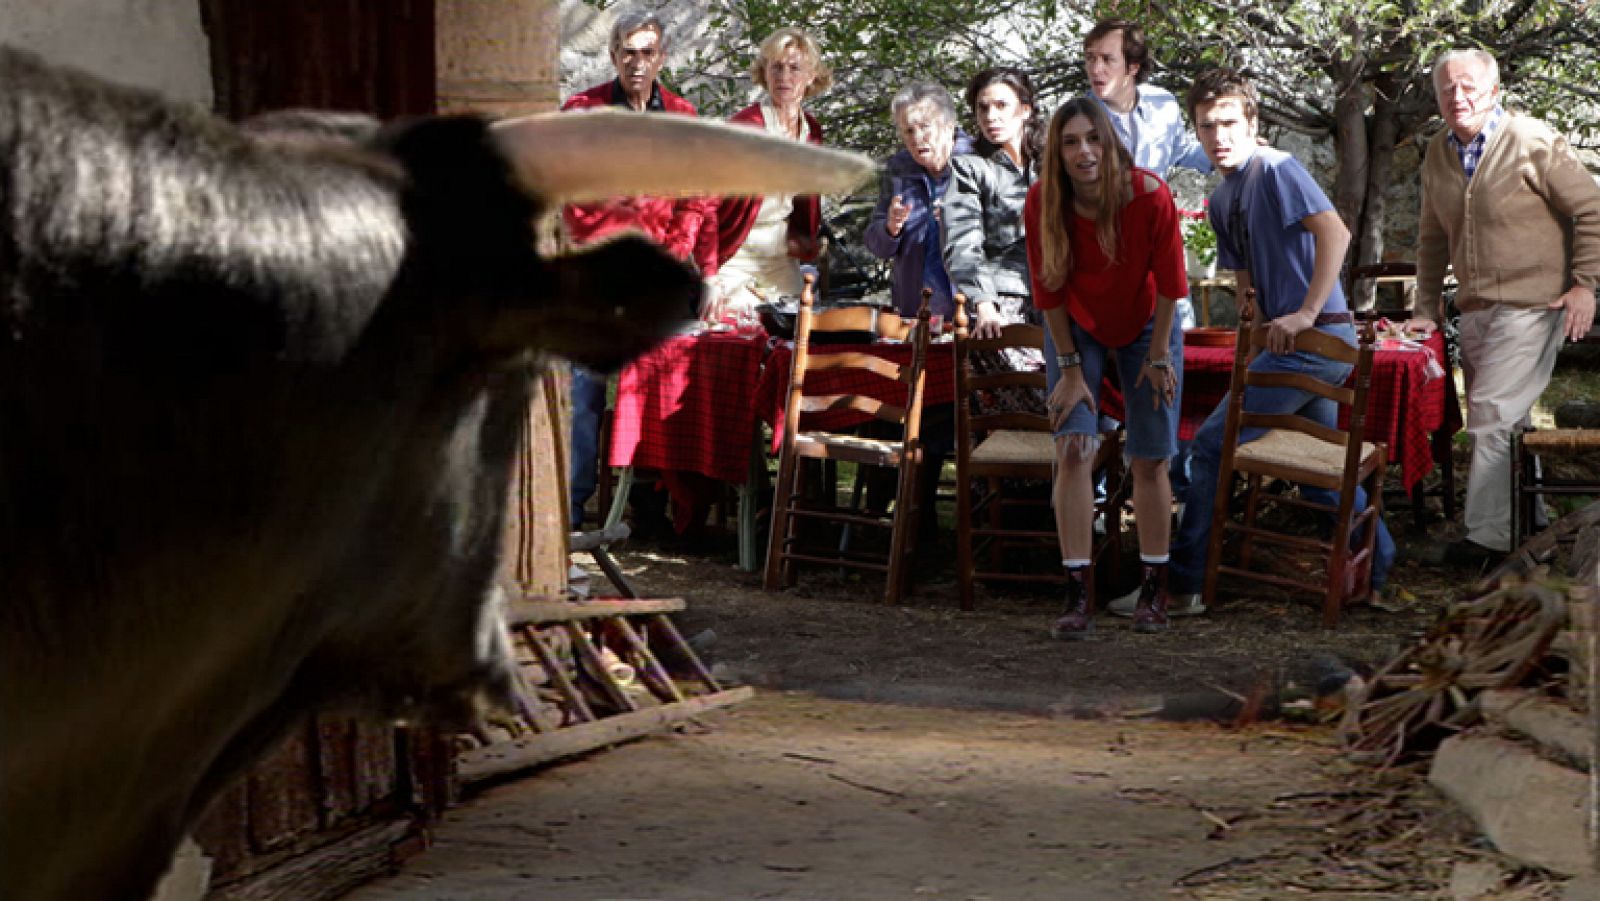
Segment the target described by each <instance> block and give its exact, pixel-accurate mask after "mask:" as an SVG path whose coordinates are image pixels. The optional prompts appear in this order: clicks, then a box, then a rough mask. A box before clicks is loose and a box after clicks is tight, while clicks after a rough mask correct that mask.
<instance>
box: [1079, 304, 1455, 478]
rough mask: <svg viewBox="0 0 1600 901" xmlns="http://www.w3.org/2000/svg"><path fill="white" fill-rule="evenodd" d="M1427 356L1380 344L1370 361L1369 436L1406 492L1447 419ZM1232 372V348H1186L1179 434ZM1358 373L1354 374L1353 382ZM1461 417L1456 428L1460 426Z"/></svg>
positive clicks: (1109, 404)
mask: <svg viewBox="0 0 1600 901" xmlns="http://www.w3.org/2000/svg"><path fill="white" fill-rule="evenodd" d="M1427 347H1428V349H1429V350H1430V351H1431V352H1432V353H1433V358H1434V359H1435V360H1443V359H1444V338H1443V337H1442V336H1441V335H1439V334H1438V333H1437V332H1436V333H1434V335H1433V336H1432V337H1430V338H1429V339H1428V342H1427ZM1427 366H1428V354H1427V353H1424V352H1423V351H1421V350H1415V349H1412V350H1405V349H1398V348H1390V349H1382V348H1380V349H1379V350H1378V351H1377V352H1376V353H1374V354H1373V359H1372V388H1371V394H1370V395H1369V396H1368V398H1367V440H1369V441H1381V442H1386V443H1387V444H1388V445H1389V462H1390V463H1393V464H1395V465H1397V466H1399V467H1400V479H1401V482H1402V484H1404V485H1405V489H1406V491H1407V492H1410V491H1411V489H1412V487H1413V486H1414V485H1416V483H1417V482H1419V481H1420V480H1421V479H1422V477H1423V476H1426V475H1427V474H1428V473H1429V472H1431V471H1433V447H1432V442H1431V440H1430V439H1431V437H1432V434H1433V432H1434V431H1436V430H1437V429H1438V428H1439V427H1440V426H1441V425H1443V424H1444V422H1445V379H1446V378H1447V377H1439V378H1434V379H1431V380H1430V379H1429V378H1428V376H1427ZM1232 375H1233V348H1232V347H1199V346H1196V345H1193V344H1189V345H1185V346H1184V348H1183V410H1182V413H1181V418H1180V420H1179V424H1178V435H1179V437H1181V438H1183V439H1185V440H1188V439H1190V438H1193V437H1194V433H1195V431H1196V430H1197V429H1199V428H1200V424H1201V423H1203V422H1205V420H1206V417H1207V416H1210V415H1211V411H1212V410H1215V409H1216V408H1217V404H1220V403H1222V398H1223V397H1224V396H1225V395H1226V394H1227V393H1228V380H1229V379H1230V378H1231V377H1232ZM1354 379H1355V376H1354V375H1352V376H1351V382H1352V384H1353V382H1354ZM1102 400H1103V406H1104V407H1105V408H1106V413H1107V414H1108V415H1111V416H1116V417H1118V418H1121V415H1122V409H1121V401H1120V399H1113V398H1109V397H1108V398H1103V399H1102ZM1459 428H1460V422H1459V415H1458V416H1457V417H1456V418H1455V419H1453V420H1452V430H1455V429H1459Z"/></svg>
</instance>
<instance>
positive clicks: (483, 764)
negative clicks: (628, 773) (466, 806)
mask: <svg viewBox="0 0 1600 901" xmlns="http://www.w3.org/2000/svg"><path fill="white" fill-rule="evenodd" d="M754 696H755V689H753V688H751V687H749V686H747V685H746V686H740V687H739V688H730V689H727V690H726V691H719V692H717V693H715V694H709V695H701V696H699V697H695V698H689V699H688V700H685V701H679V702H676V703H673V704H664V705H662V706H660V707H649V708H646V709H644V710H635V711H632V712H630V713H623V714H619V715H617V716H608V717H605V718H604V719H600V720H596V721H594V722H592V723H580V724H578V725H576V726H567V727H564V728H562V729H558V730H556V731H555V732H546V733H543V734H540V735H532V736H528V737H527V738H522V739H518V740H516V741H515V742H512V743H511V744H510V745H509V746H507V745H492V746H490V747H487V748H479V749H476V750H473V751H469V752H467V753H465V754H462V755H461V756H460V757H459V758H458V759H457V764H458V770H457V773H458V774H459V776H460V777H461V780H462V781H463V782H466V783H469V784H470V783H472V782H477V781H480V780H483V779H488V778H490V777H492V776H500V775H504V774H506V773H512V772H516V771H517V770H522V769H526V768H528V767H532V766H536V765H538V764H541V763H548V762H549V761H552V760H559V759H561V758H563V757H571V756H573V755H574V754H582V753H584V752H586V751H592V750H594V749H596V748H600V747H604V746H606V745H613V744H619V743H621V742H624V741H630V740H632V739H635V738H642V737H644V736H646V735H649V734H650V733H652V732H659V731H661V730H663V729H665V728H667V727H668V726H671V725H673V724H674V723H681V722H683V721H684V720H687V719H691V718H693V717H696V716H698V715H700V714H702V713H705V712H707V711H710V710H717V709H719V708H722V707H728V706H731V705H733V704H738V703H741V702H743V701H748V700H749V699H750V698H752V697H754Z"/></svg>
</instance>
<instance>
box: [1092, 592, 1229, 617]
mask: <svg viewBox="0 0 1600 901" xmlns="http://www.w3.org/2000/svg"><path fill="white" fill-rule="evenodd" d="M1137 606H1139V589H1137V588H1135V589H1134V590H1132V591H1130V592H1128V593H1127V594H1125V595H1123V596H1122V597H1120V598H1117V599H1116V600H1114V601H1112V602H1111V603H1109V604H1107V605H1106V609H1107V610H1109V611H1111V613H1112V614H1113V615H1115V616H1128V617H1131V616H1133V610H1134V608H1135V607H1137ZM1208 609H1209V608H1208V607H1206V605H1205V604H1204V603H1203V602H1202V601H1201V600H1200V592H1198V591H1195V592H1190V593H1187V594H1174V595H1171V596H1170V599H1169V600H1168V602H1167V616H1199V615H1201V614H1203V613H1205V612H1206V610H1208Z"/></svg>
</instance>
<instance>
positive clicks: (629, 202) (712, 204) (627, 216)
mask: <svg viewBox="0 0 1600 901" xmlns="http://www.w3.org/2000/svg"><path fill="white" fill-rule="evenodd" d="M656 90H658V91H660V93H661V107H662V109H663V111H665V112H669V113H678V114H680V115H684V116H693V115H695V110H694V105H693V104H691V103H690V102H689V101H687V100H685V99H683V98H682V97H679V96H678V95H677V94H674V93H672V92H671V91H669V90H667V89H666V88H665V87H662V86H661V85H660V84H657V85H656ZM615 101H616V82H615V81H608V82H606V83H605V84H600V85H595V86H594V87H592V88H590V89H589V90H587V91H584V92H583V93H581V94H573V95H572V96H571V97H568V98H567V102H566V103H563V104H562V105H561V108H562V109H563V110H574V109H596V108H603V107H607V106H612V105H614V103H615ZM561 218H562V220H563V221H564V222H565V223H566V226H567V234H568V236H570V237H571V238H572V241H573V243H574V244H589V243H591V242H593V241H597V240H599V239H601V238H603V237H605V236H606V235H609V234H612V233H613V232H618V231H622V230H623V229H635V230H637V231H640V232H643V233H644V234H645V235H646V236H648V237H649V238H651V239H652V240H654V241H655V242H656V243H658V244H660V245H661V246H662V247H663V248H664V249H665V250H666V251H667V253H670V254H672V255H673V256H674V257H677V258H678V259H680V260H687V259H689V258H690V257H693V258H694V262H695V264H696V265H697V266H699V267H700V274H701V276H702V277H706V278H709V277H710V276H712V275H714V274H716V271H717V266H718V264H719V262H720V260H721V258H720V257H718V256H717V201H716V199H715V198H710V197H684V198H672V197H650V196H644V195H641V196H637V197H617V198H613V199H611V200H607V201H603V202H601V203H586V204H573V205H570V206H568V207H566V208H565V209H563V210H562V211H561Z"/></svg>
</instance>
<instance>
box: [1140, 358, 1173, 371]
mask: <svg viewBox="0 0 1600 901" xmlns="http://www.w3.org/2000/svg"><path fill="white" fill-rule="evenodd" d="M1144 365H1146V366H1149V367H1150V368H1151V369H1171V368H1172V360H1171V359H1170V358H1167V357H1162V358H1161V359H1159V360H1152V359H1150V358H1148V357H1146V358H1145V361H1144Z"/></svg>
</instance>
